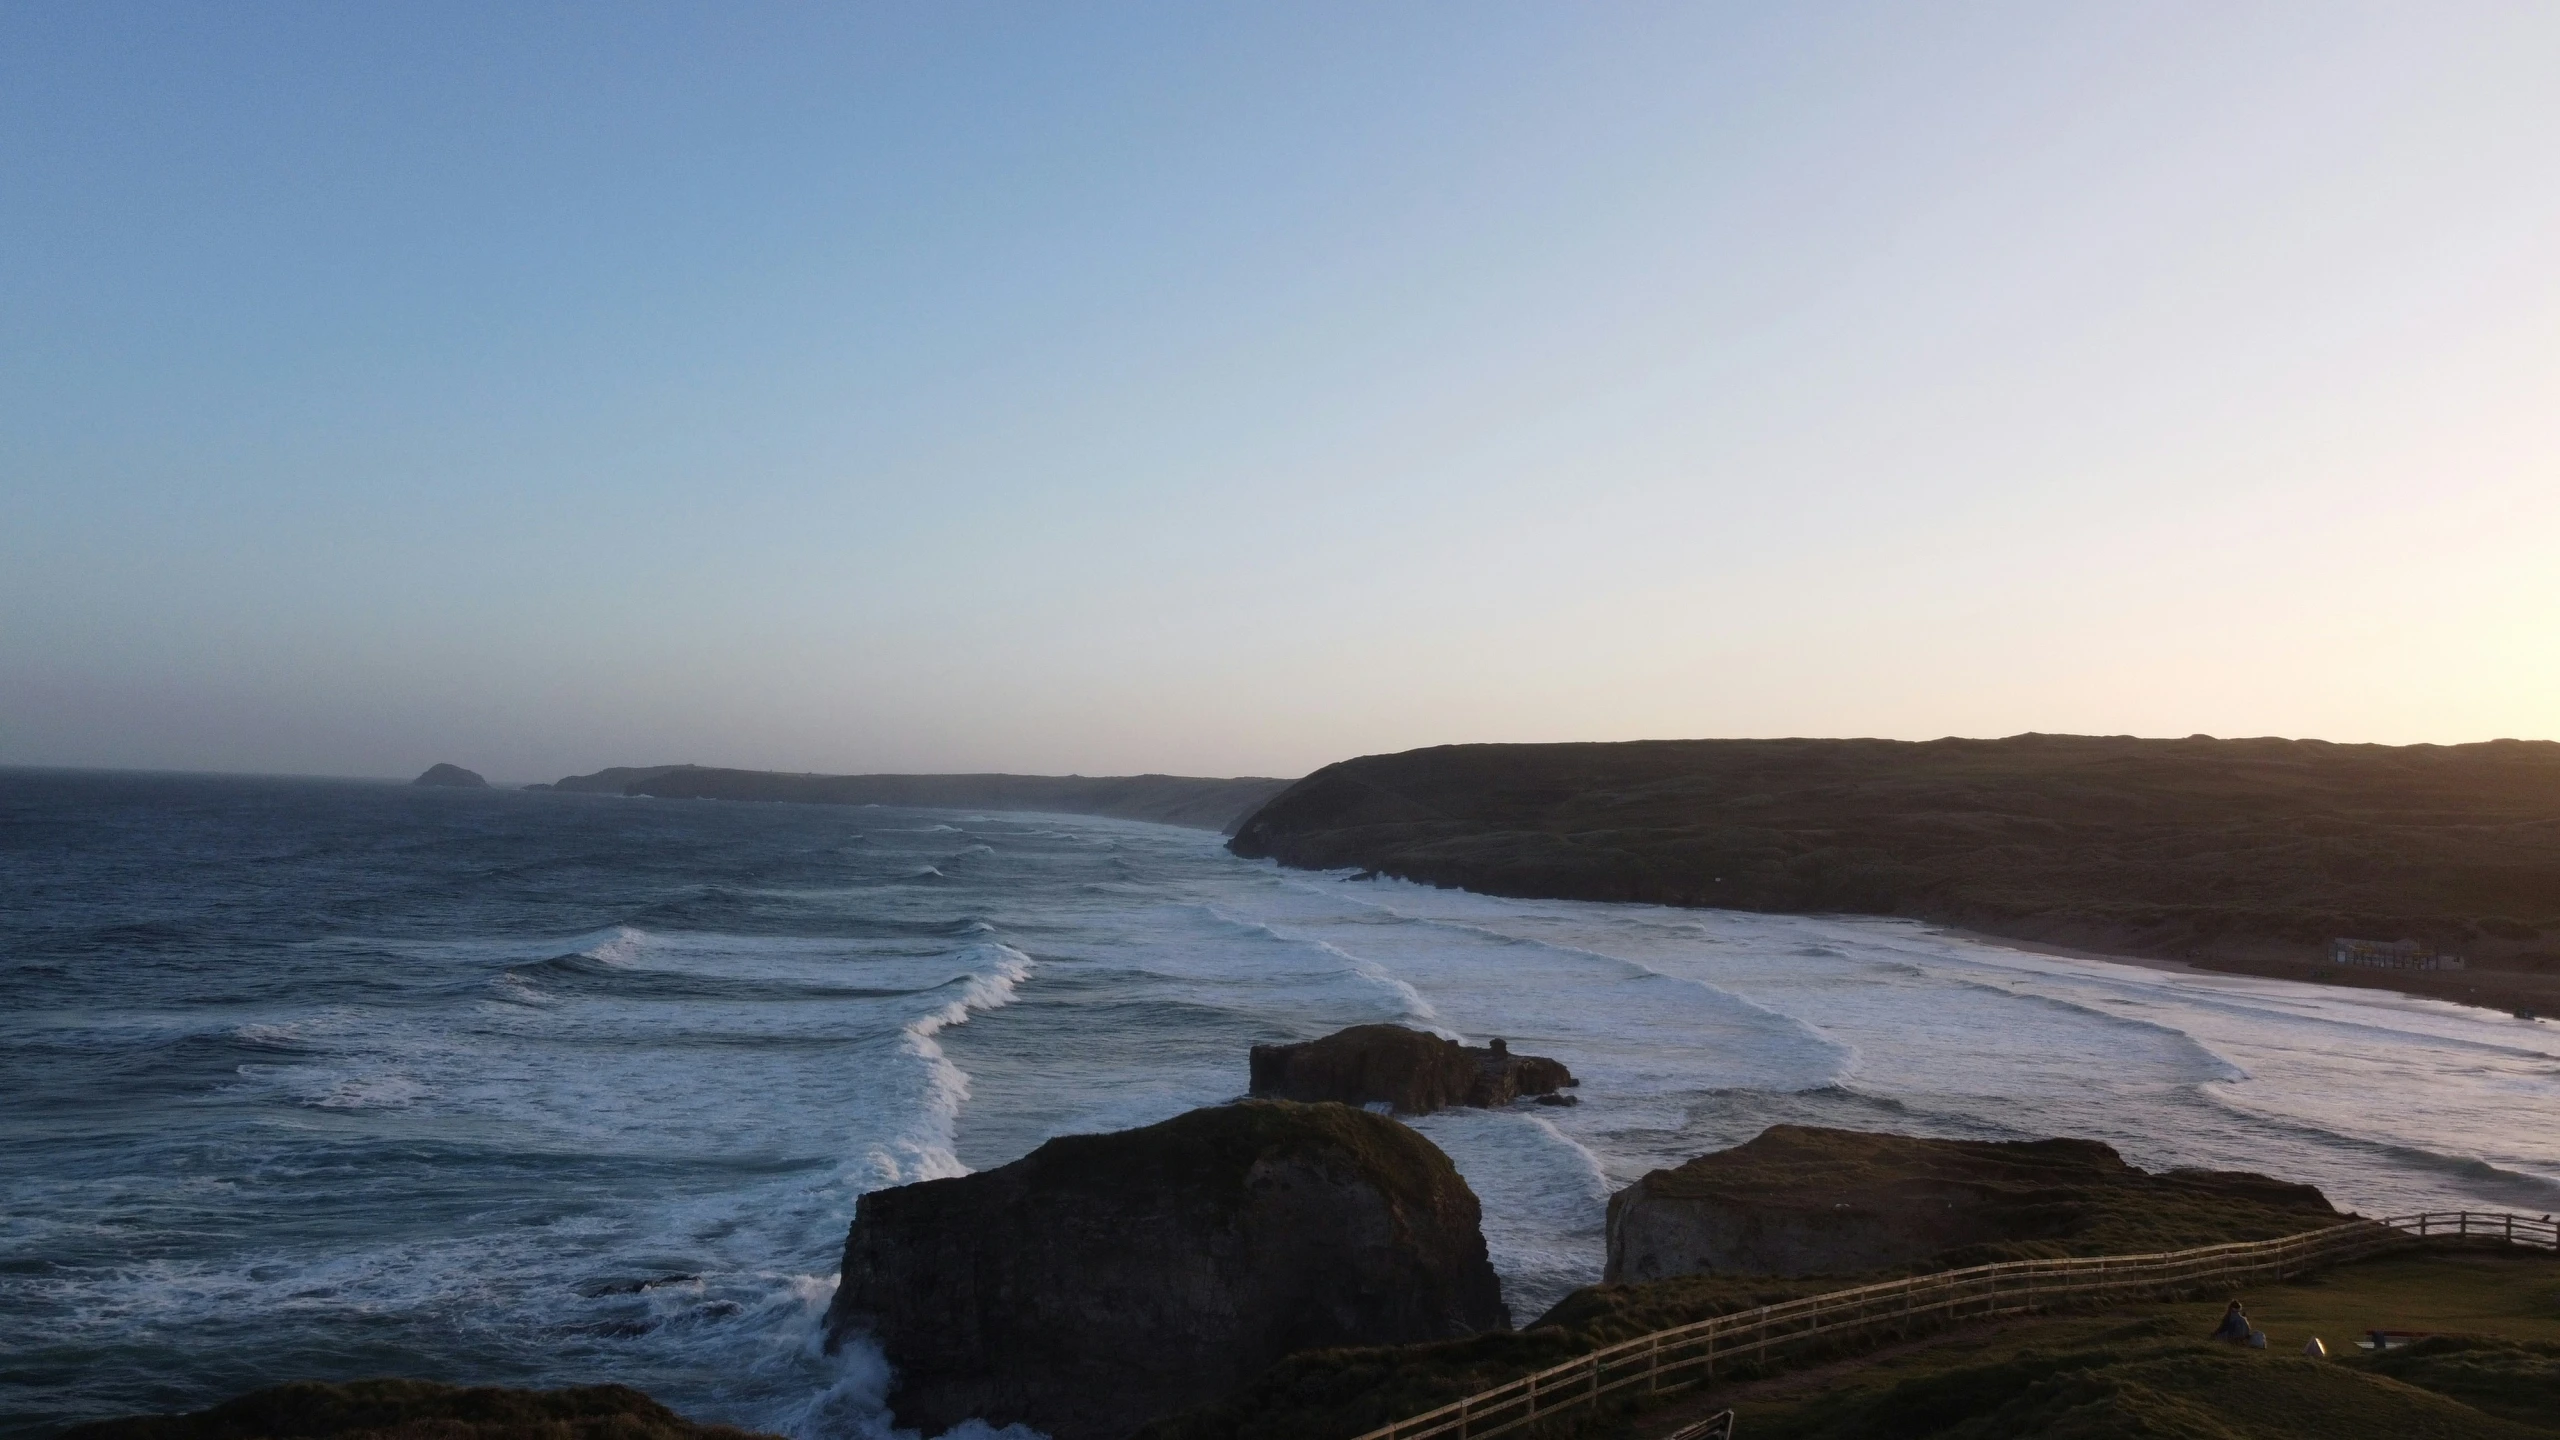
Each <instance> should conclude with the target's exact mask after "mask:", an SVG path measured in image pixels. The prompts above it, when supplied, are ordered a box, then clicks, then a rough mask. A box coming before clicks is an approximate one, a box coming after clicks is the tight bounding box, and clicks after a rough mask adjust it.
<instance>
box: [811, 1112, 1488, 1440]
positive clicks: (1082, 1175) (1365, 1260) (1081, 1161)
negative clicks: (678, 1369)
mask: <svg viewBox="0 0 2560 1440" xmlns="http://www.w3.org/2000/svg"><path fill="white" fill-rule="evenodd" d="M1509 1323H1510V1322H1509V1317H1508V1315H1507V1313H1506V1312H1505V1311H1504V1309H1503V1305H1502V1295H1501V1283H1500V1281H1499V1280H1498V1279H1496V1278H1495V1275H1494V1272H1493V1267H1492V1265H1491V1264H1490V1263H1489V1261H1488V1260H1487V1258H1486V1253H1485V1243H1484V1235H1483V1231H1482V1228H1481V1215H1480V1212H1479V1209H1478V1206H1477V1202H1476V1197H1475V1194H1474V1192H1473V1191H1471V1190H1469V1189H1468V1188H1467V1184H1466V1182H1465V1181H1464V1180H1462V1179H1460V1178H1459V1176H1458V1172H1457V1168H1456V1167H1455V1166H1453V1165H1451V1164H1450V1163H1449V1158H1448V1157H1447V1156H1446V1155H1444V1154H1442V1153H1441V1152H1440V1150H1439V1149H1438V1147H1436V1146H1434V1145H1433V1144H1432V1143H1431V1142H1430V1141H1428V1140H1426V1139H1424V1138H1423V1137H1422V1136H1420V1135H1418V1134H1416V1133H1414V1132H1413V1131H1412V1130H1410V1129H1407V1128H1406V1127H1404V1126H1403V1125H1400V1124H1398V1123H1396V1122H1395V1121H1393V1120H1391V1119H1388V1118H1387V1117H1385V1116H1382V1115H1375V1114H1370V1113H1368V1112H1366V1111H1361V1110H1355V1109H1352V1108H1350V1107H1348V1106H1342V1105H1298V1104H1291V1103H1287V1102H1276V1101H1256V1100H1248V1101H1241V1102H1238V1103H1236V1104H1233V1105H1222V1106H1214V1107H1211V1108H1208V1109H1203V1110H1194V1111H1192V1112H1190V1113H1189V1114H1186V1115H1181V1116H1177V1117H1176V1118H1174V1119H1171V1120H1168V1121H1165V1122H1163V1123H1162V1124H1158V1125H1150V1126H1147V1127H1145V1128H1143V1129H1138V1130H1128V1131H1122V1132H1119V1133H1116V1134H1109V1135H1071V1136H1064V1137H1061V1138H1059V1139H1055V1140H1051V1141H1049V1142H1048V1143H1047V1144H1045V1145H1042V1146H1041V1147H1040V1148H1039V1149H1037V1150H1034V1151H1032V1152H1031V1153H1030V1154H1029V1155H1027V1156H1025V1157H1023V1158H1022V1159H1020V1160H1017V1161H1015V1162H1013V1163H1012V1164H1010V1165H1005V1166H1001V1167H998V1168H997V1169H993V1170H988V1171H984V1172H982V1173H979V1174H976V1175H968V1176H962V1177H960V1178H957V1179H950V1180H928V1181H924V1182H922V1183H920V1184H914V1185H905V1186H900V1187H897V1188H895V1189H889V1190H877V1191H873V1192H872V1193H870V1194H868V1195H865V1196H863V1197H862V1199H861V1200H860V1202H859V1203H858V1205H857V1207H856V1209H855V1213H854V1220H853V1226H852V1229H851V1232H850V1233H849V1234H848V1235H847V1237H846V1240H845V1253H844V1279H843V1283H842V1285H841V1287H840V1288H839V1289H838V1290H837V1292H836V1299H835V1303H834V1305H833V1307H832V1308H831V1310H830V1311H829V1314H828V1328H829V1333H830V1335H831V1337H833V1338H835V1339H838V1340H840V1339H842V1338H843V1337H846V1336H850V1335H865V1336H869V1337H871V1338H872V1339H874V1340H876V1341H877V1342H878V1344H879V1345H880V1347H881V1348H882V1350H884V1351H885V1352H886V1353H887V1356H888V1359H889V1363H890V1364H891V1365H892V1366H893V1367H895V1370H896V1373H897V1387H896V1389H895V1390H894V1391H892V1392H891V1394H890V1396H889V1402H890V1406H891V1408H892V1410H893V1412H894V1414H895V1416H896V1420H897V1423H898V1424H899V1425H900V1426H901V1427H915V1428H921V1429H922V1430H923V1431H924V1433H926V1434H928V1435H930V1434H936V1433H939V1432H940V1431H942V1430H944V1429H946V1428H948V1427H950V1426H952V1425H956V1424H958V1423H959V1422H960V1421H962V1420H966V1419H970V1418H972V1417H976V1418H981V1419H984V1420H986V1421H988V1422H989V1423H990V1424H994V1425H999V1426H1001V1425H1006V1424H1011V1423H1015V1422H1021V1423H1024V1424H1028V1425H1031V1426H1032V1427H1034V1428H1036V1429H1039V1430H1041V1431H1044V1432H1046V1433H1047V1434H1048V1435H1050V1436H1052V1437H1054V1440H1122V1437H1124V1436H1126V1435H1128V1434H1129V1433H1130V1432H1131V1431H1132V1430H1134V1429H1136V1428H1137V1427H1138V1426H1139V1425H1141V1424H1143V1423H1145V1422H1146V1421H1148V1420H1150V1419H1153V1418H1155V1417H1157V1416H1161V1415H1166V1414H1170V1413H1172V1412H1174V1411H1178V1410H1181V1409H1184V1408H1186V1407H1189V1406H1194V1405H1199V1404H1202V1403H1204V1402H1206V1401H1210V1400H1214V1399H1216V1398H1217V1397H1219V1396H1220V1395H1223V1394H1225V1393H1226V1392H1228V1391H1230V1390H1232V1389H1234V1388H1235V1387H1237V1386H1239V1385H1241V1384H1243V1383H1244V1382H1245V1381H1247V1380H1250V1379H1252V1378H1253V1377H1254V1376H1255V1375H1258V1374H1260V1373H1261V1372H1262V1371H1263V1370H1265V1369H1267V1368H1269V1366H1270V1365H1271V1364H1272V1363H1273V1362H1274V1361H1276V1360H1278V1359H1280V1358H1281V1357H1282V1356H1284V1355H1288V1354H1291V1353H1293V1352H1296V1351H1303V1350H1310V1349H1318V1348H1325V1347H1334V1346H1345V1345H1380V1344H1401V1343H1406V1342H1411V1341H1422V1340H1440V1339H1449V1338H1453V1337H1457V1336H1463V1335H1468V1334H1473V1333H1475V1332H1478V1331H1484V1330H1498V1329H1507V1328H1508V1327H1509Z"/></svg>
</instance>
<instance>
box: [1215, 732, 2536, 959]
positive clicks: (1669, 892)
mask: <svg viewBox="0 0 2560 1440" xmlns="http://www.w3.org/2000/svg"><path fill="white" fill-rule="evenodd" d="M1235 848H1236V850H1237V851H1238V853H1240V854H1245V855H1248V856H1265V855H1267V856H1271V857H1274V858H1277V859H1279V860H1281V861H1283V862H1284V863H1287V864H1293V865H1303V866H1314V867H1334V866H1363V867H1367V868H1372V869H1376V870H1379V871H1382V872H1384V873H1388V874H1392V875H1397V876H1401V877H1405V878H1408V879H1415V880H1422V881H1427V882H1430V883H1435V884H1450V885H1462V886H1465V887H1467V888H1469V889H1474V890H1480V891H1484V892H1487V893H1492V894H1503V895H1521V896H1539V897H1556V898H1574V899H1595V900H1642V901H1653V902H1659V903H1666V904H1677V905H1714V906H1725V907H1731V908H1736V909H1748V910H1772V911H1797V912H1818V911H1820V912H1847V913H1866V914H1886V915H1905V916H1911V917H1915V918H1920V919H1928V920H1935V921H1939V922H1942V923H1947V924H1956V925H1967V926H1972V927H1976V928H1981V929H1986V930H1991V931H1994V932H1997V933H2001V934H2007V935H2014V936H2018V937H2021V938H2031V939H2042V940H2050V941H2054V942H2057V943H2064V944H2079V945H2088V946H2092V947H2094V948H2101V949H2115V950H2119V951H2124V952H2129V953H2142V954H2154V955H2161V956H2165V957H2171V958H2185V957H2197V958H2205V959H2216V958H2219V959H2222V960H2226V961H2235V962H2246V961H2250V960H2259V961H2284V962H2288V963H2290V964H2291V965H2292V966H2293V967H2294V968H2295V969H2297V970H2298V969H2300V968H2301V967H2302V966H2303V965H2304V964H2306V963H2308V962H2310V961H2311V960H2312V959H2313V958H2314V957H2316V956H2317V955H2318V954H2319V953H2320V948H2321V947H2322V946H2323V945H2324V943H2325V942H2326V941H2327V940H2328V939H2329V938H2330V937H2332V936H2336V935H2357V936H2369V937H2373V938H2380V939H2396V938H2400V937H2402V936H2408V937H2410V938H2415V939H2421V940H2426V941H2430V942H2432V943H2435V944H2437V945H2440V946H2443V947H2445V948H2450V949H2456V950H2459V951H2463V952H2465V953H2468V954H2470V955H2471V956H2472V957H2473V958H2474V961H2475V965H2478V966H2485V967H2488V968H2489V969H2491V970H2494V971H2501V972H2503V973H2502V974H2499V975H2494V976H2490V977H2484V976H2483V975H2482V974H2481V973H2480V971H2479V970H2478V969H2475V971H2474V973H2473V974H2472V975H2471V976H2469V977H2466V978H2464V979H2462V980H2459V981H2444V982H2435V981H2429V980H2420V981H2417V982H2414V983H2415V984H2416V985H2418V986H2419V987H2421V988H2423V987H2425V986H2427V985H2429V984H2458V985H2469V986H2472V987H2474V988H2477V987H2480V986H2482V985H2487V986H2490V987H2493V988H2494V987H2501V986H2510V985H2513V986H2520V987H2521V989H2520V990H2519V992H2518V993H2519V994H2523V995H2527V996H2528V997H2530V996H2533V995H2540V994H2542V993H2543V992H2544V991H2548V992H2549V993H2550V994H2551V995H2552V996H2554V997H2560V744H2553V743H2550V742H2543V741H2535V742H2522V741H2495V742H2490V743H2486V744H2479V745H2457V746H2426V745H2419V746H2398V747H2394V746H2380V745H2331V744H2328V743H2325V742H2322V741H2294V740H2211V739H2204V738H2197V739H2190V740H2136V739H2131V738H2127V737H2092V736H2062V735H2025V736H2013V737H2011V738H2009V739H2005V740H1939V741H1931V742H1927V743H1924V744H1913V743H1905V742H1899V741H1885V740H1689V741H1642V742H1632V743H1627V744H1614V745H1466V746H1443V747H1439V748H1435V749H1429V750H1415V751H1408V752H1405V753H1403V754H1399V755H1373V756H1367V757H1363V758H1361V759H1357V760H1349V761H1344V762H1342V763H1340V764H1337V765H1331V766H1327V767H1326V768H1325V769H1323V770H1319V771H1317V772H1316V773H1315V774H1313V775H1310V776H1308V777H1307V778H1306V779H1305V780H1302V781H1300V782H1298V783H1297V784H1296V785H1294V786H1292V787H1290V788H1289V789H1288V790H1287V791H1285V792H1283V793H1282V794H1281V795H1280V796H1279V797H1277V798H1276V799H1274V800H1273V801H1271V802H1270V803H1269V804H1268V805H1265V806H1264V807H1263V808H1262V809H1261V810H1260V811H1258V812H1256V813H1255V814H1254V815H1253V816H1252V817H1251V818H1250V819H1248V820H1247V821H1246V823H1245V824H1244V826H1243V827H1242V829H1241V830H1240V831H1239V832H1238V834H1237V837H1236V840H1235Z"/></svg>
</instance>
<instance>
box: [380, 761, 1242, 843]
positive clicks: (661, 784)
mask: <svg viewBox="0 0 2560 1440" xmlns="http://www.w3.org/2000/svg"><path fill="white" fill-rule="evenodd" d="M421 783H424V782H421ZM527 788H529V789H537V790H568V791H577V792H581V793H586V794H594V795H647V796H653V797H656V798H658V799H661V800H783V801H790V802H794V803H797V804H803V805H905V806H913V807H918V808H925V809H938V810H1040V811H1047V812H1050V813H1053V814H1061V815H1107V816H1111V817H1113V818H1116V819H1121V820H1148V821H1153V822H1155V823H1156V824H1159V825H1181V826H1187V827H1189V828H1191V829H1195V830H1215V831H1218V832H1219V833H1220V834H1230V835H1231V834H1233V833H1235V828H1236V826H1238V825H1240V824H1242V823H1244V818H1245V817H1246V816H1247V815H1250V814H1252V813H1253V812H1254V810H1255V808H1256V807H1258V806H1260V805H1261V804H1262V803H1263V802H1264V801H1266V800H1268V799H1270V798H1271V797H1272V796H1274V795H1277V794H1279V793H1280V792H1281V791H1283V790H1286V789H1288V788H1289V782H1288V781H1286V780H1275V779H1270V778H1267V777H1259V776H1249V777H1246V778H1243V779H1235V780H1213V779H1203V778H1198V777H1194V776H1189V775H789V774H784V773H782V772H780V771H774V770H727V769H721V768H719V767H716V766H709V765H647V766H618V767H615V768H613V769H609V770H598V771H596V772H595V773H594V774H592V775H572V776H570V777H568V778H567V779H565V780H560V781H557V782H555V783H553V784H550V785H537V786H529V787H527Z"/></svg>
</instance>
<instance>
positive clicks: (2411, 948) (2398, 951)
mask: <svg viewBox="0 0 2560 1440" xmlns="http://www.w3.org/2000/svg"><path fill="white" fill-rule="evenodd" d="M2329 963H2330V964H2332V965H2363V966H2368V967H2370V968H2372V969H2376V970H2459V969H2461V968H2462V957H2461V956H2459V955H2438V954H2435V953H2434V952H2432V951H2430V950H2428V949H2427V947H2426V946H2424V945H2421V944H2419V943H2418V942H2417V941H2415V940H2348V939H2344V938H2341V939H2337V940H2332V941H2330V942H2329Z"/></svg>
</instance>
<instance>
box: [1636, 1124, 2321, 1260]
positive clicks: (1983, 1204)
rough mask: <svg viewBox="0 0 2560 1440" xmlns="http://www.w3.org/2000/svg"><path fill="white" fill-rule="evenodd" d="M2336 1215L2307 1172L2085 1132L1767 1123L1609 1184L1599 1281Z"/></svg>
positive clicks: (2098, 1247)
mask: <svg viewBox="0 0 2560 1440" xmlns="http://www.w3.org/2000/svg"><path fill="white" fill-rule="evenodd" d="M2344 1218H2345V1217H2343V1216H2341V1215H2340V1214H2339V1213H2338V1212H2337V1211H2336V1210H2335V1209H2334V1208H2332V1207H2331V1206H2330V1204H2329V1202H2328V1200H2327V1199H2326V1198H2325V1197H2323V1196H2322V1195H2321V1193H2320V1192H2319V1191H2318V1190H2316V1189H2313V1188H2312V1187H2311V1186H2308V1185H2296V1184H2292V1183H2289V1182H2287V1181H2282V1180H2271V1179H2268V1178H2267V1177H2266V1176H2263V1175H2251V1174H2246V1173H2241V1172H2236V1171H2219V1170H2215V1171H2206V1170H2172V1171H2168V1172H2165V1173H2162V1174H2153V1173H2151V1172H2150V1171H2147V1170H2141V1169H2137V1168H2136V1167H2134V1166H2132V1165H2128V1164H2126V1163H2125V1161H2124V1157H2123V1156H2120V1155H2118V1154H2117V1153H2116V1152H2115V1150H2114V1149H2113V1148H2112V1147H2110V1146H2107V1145H2102V1144H2100V1143H2099V1142H2097V1141H2095V1140H1927V1139H1920V1138H1917V1137H1914V1136H1909V1135H1880V1134H1871V1133H1868V1132H1865V1131H1859V1130H1830V1129H1824V1128H1821V1127H1818V1126H1812V1125H1772V1126H1770V1127H1769V1128H1768V1129H1766V1130H1764V1131H1762V1132H1761V1133H1760V1135H1759V1137H1758V1138H1756V1139H1754V1140H1752V1141H1750V1142H1749V1143H1748V1144H1744V1145H1737V1146H1735V1147H1734V1148H1732V1149H1730V1150H1719V1151H1717V1152H1715V1153H1714V1154H1712V1155H1701V1156H1699V1157H1698V1158H1697V1159H1695V1160H1692V1161H1690V1162H1689V1163H1687V1164H1685V1165H1682V1166H1680V1167H1679V1168H1678V1169H1676V1170H1656V1171H1654V1172H1653V1173H1652V1174H1650V1175H1647V1176H1645V1177H1644V1178H1643V1179H1641V1180H1639V1181H1637V1182H1636V1183H1635V1184H1633V1185H1630V1186H1628V1187H1627V1188H1626V1189H1624V1190H1621V1191H1619V1192H1618V1193H1617V1194H1615V1195H1612V1196H1610V1197H1609V1222H1608V1223H1609V1261H1608V1269H1607V1271H1606V1273H1605V1277H1604V1278H1605V1280H1606V1282H1608V1283H1620V1282H1628V1283H1641V1282H1644V1281H1652V1280H1667V1279H1671V1278H1673V1277H1675V1276H1681V1275H1851V1274H1858V1273H1862V1272H1866V1271H1875V1270H1894V1269H1903V1268H1906V1267H1911V1266H1927V1267H1929V1268H1933V1269H1935V1268H1945V1267H1951V1266H1957V1265H1969V1264H1978V1263H1983V1262H1987V1261H1991V1260H2006V1259H2020V1258H2026V1257H2029V1256H2058V1255H2071V1254H2107V1253H2128V1252H2141V1251H2156V1250H2171V1249H2178V1248H2181V1247H2184V1246H2189V1245H2209V1244H2216V1243H2219V1242H2222V1241H2226V1240H2255V1239H2267V1238H2273V1237H2275V1236H2279V1235H2291V1234H2296V1233H2299V1232H2301V1231H2304V1230H2311V1229H2316V1228H2318V1227H2319V1226H2321V1225H2324V1224H2336V1223H2338V1222H2339V1221H2340V1220H2342V1219H2344Z"/></svg>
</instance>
